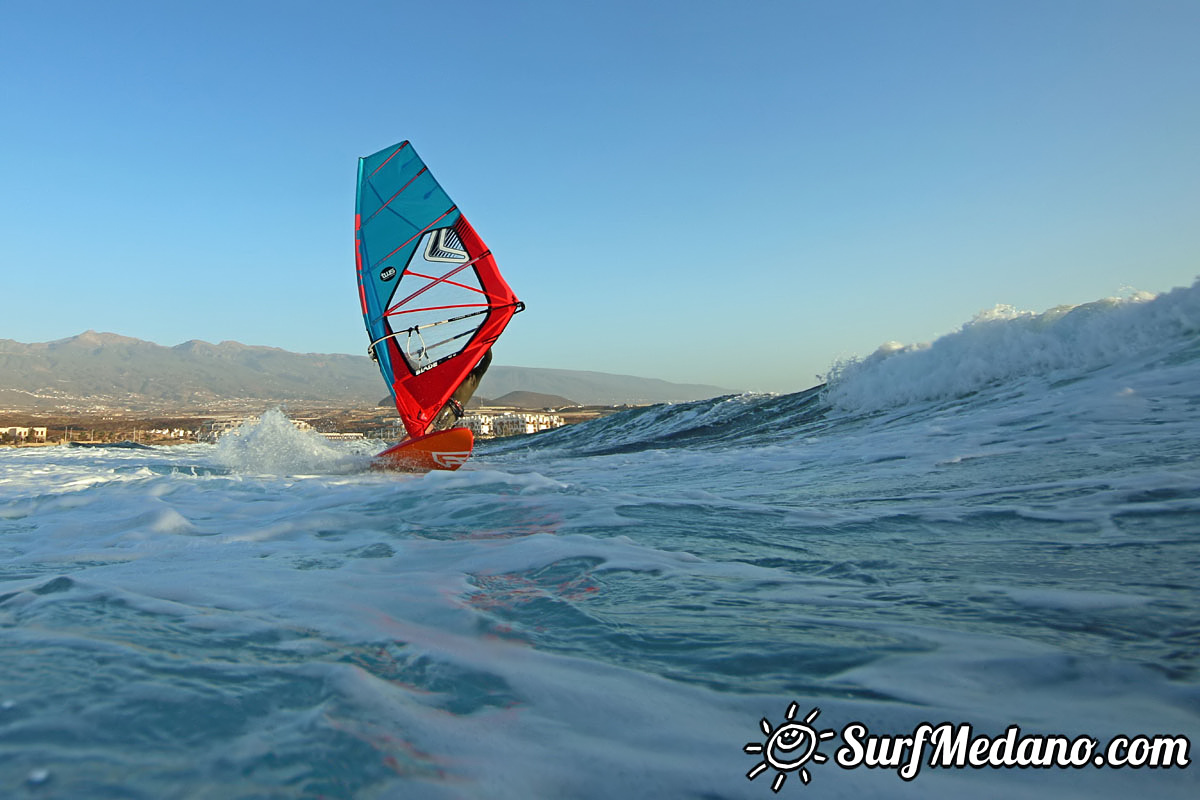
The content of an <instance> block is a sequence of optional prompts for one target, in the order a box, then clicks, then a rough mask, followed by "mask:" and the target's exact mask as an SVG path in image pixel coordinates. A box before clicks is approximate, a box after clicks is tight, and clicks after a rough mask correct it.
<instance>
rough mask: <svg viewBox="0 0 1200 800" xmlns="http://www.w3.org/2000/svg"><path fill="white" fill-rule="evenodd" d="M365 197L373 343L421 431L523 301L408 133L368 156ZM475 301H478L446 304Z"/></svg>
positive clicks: (364, 286)
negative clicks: (425, 334)
mask: <svg viewBox="0 0 1200 800" xmlns="http://www.w3.org/2000/svg"><path fill="white" fill-rule="evenodd" d="M402 153H403V155H402V156H401V154H402ZM397 156H401V157H397ZM356 205H357V207H356V209H355V272H356V275H357V278H358V284H359V299H360V302H361V304H362V310H363V321H364V323H365V324H366V328H367V333H368V335H369V337H370V339H369V341H370V346H369V349H370V352H371V354H372V356H373V357H374V358H375V359H376V361H377V362H378V364H379V370H380V373H381V374H382V376H383V378H384V381H385V383H387V385H388V388H389V389H390V391H391V393H392V397H393V399H394V401H395V403H396V410H397V411H398V412H399V414H400V418H401V420H402V421H403V423H404V426H405V429H406V430H407V431H408V433H409V436H410V437H419V436H422V435H425V434H427V433H430V432H431V430H430V427H431V425H432V424H433V422H434V420H435V418H437V417H438V413H439V412H440V411H441V410H442V409H443V408H444V407H445V406H446V405H447V403H449V401H450V399H451V396H452V395H453V394H454V392H455V391H456V390H457V389H458V388H459V386H461V385H462V384H463V383H464V381H465V380H466V379H467V377H468V375H469V374H470V373H471V371H472V370H473V369H475V367H476V366H477V365H479V364H480V362H481V361H482V360H483V358H484V356H485V355H486V354H487V352H488V349H489V348H490V347H491V345H492V344H493V343H494V342H495V341H496V339H497V338H498V337H499V336H500V334H501V333H502V332H503V331H504V328H505V326H506V325H507V324H508V322H509V320H510V319H511V318H512V315H513V314H514V313H516V311H517V310H519V308H522V307H523V306H522V305H521V303H520V301H518V300H517V298H516V296H515V295H514V294H513V291H512V289H511V288H510V287H509V286H508V283H507V282H506V281H505V280H504V278H503V276H502V275H501V274H500V270H499V268H498V267H497V266H496V261H495V258H494V256H493V255H492V252H491V250H490V249H489V248H488V247H487V245H485V244H484V243H483V240H482V239H481V238H480V237H479V234H478V233H477V232H476V231H475V229H474V228H473V227H472V226H471V224H470V223H469V222H468V221H467V219H466V217H464V216H463V214H462V211H461V210H460V209H459V207H458V206H457V205H456V204H455V203H454V201H453V200H451V199H450V197H449V195H448V194H446V192H445V190H444V189H443V188H442V187H441V185H440V184H439V183H438V182H437V180H436V179H435V178H434V177H433V175H432V173H431V172H430V171H429V168H428V167H427V166H426V165H425V163H424V161H422V160H421V158H420V156H418V155H417V153H416V151H415V150H414V149H413V148H412V145H411V144H409V143H408V142H401V143H400V144H399V145H394V146H392V147H389V148H385V149H384V150H380V151H379V152H378V153H375V154H374V155H370V156H366V157H364V158H362V159H360V161H359V170H358V194H357V203H356ZM379 253H385V254H386V255H382V256H378V255H376V254H379ZM467 309H477V310H471V311H469V312H468V313H465V314H457V315H451V316H448V315H447V313H446V312H449V311H454V310H467ZM393 325H395V327H393ZM432 327H438V328H439V329H440V330H441V334H442V335H440V336H439V337H438V341H436V342H433V343H432V344H427V343H425V342H424V341H423V340H422V339H421V331H422V330H427V329H429V328H432ZM401 337H404V339H405V341H410V342H411V347H410V346H409V345H403V346H402V344H401V343H399V342H398V341H397V340H398V339H399V338H401ZM481 369H482V368H481ZM474 380H478V375H476V376H475V377H474ZM464 391H465V390H464ZM444 416H446V415H445V414H443V417H444ZM440 424H441V423H439V425H440Z"/></svg>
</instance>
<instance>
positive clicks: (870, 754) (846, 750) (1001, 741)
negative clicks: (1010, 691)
mask: <svg viewBox="0 0 1200 800" xmlns="http://www.w3.org/2000/svg"><path fill="white" fill-rule="evenodd" d="M799 709H800V705H799V704H798V703H795V702H793V703H791V704H790V705H789V706H788V708H787V713H786V714H784V721H783V722H781V723H779V725H778V726H775V725H772V724H771V722H770V721H769V720H768V719H767V718H766V717H763V719H762V721H761V722H760V723H759V727H760V728H761V729H762V732H763V735H764V736H765V737H766V739H765V740H764V741H762V742H757V741H755V742H748V743H747V744H746V745H745V746H744V747H743V748H742V752H744V753H749V754H751V755H756V756H761V758H762V760H761V761H759V762H758V763H757V764H755V765H754V766H753V767H751V768H750V771H749V772H747V773H746V777H747V778H748V779H749V780H754V779H755V778H757V777H758V776H759V775H761V774H762V773H764V772H766V771H767V770H768V769H772V768H774V770H775V779H774V781H772V783H771V791H773V792H776V793H778V792H779V790H780V789H782V788H783V785H784V782H786V781H787V776H788V774H789V773H792V772H795V773H797V774H798V775H799V776H800V781H801V783H803V784H804V785H808V783H809V781H811V780H812V774H811V773H810V772H809V771H808V766H807V765H808V763H809V762H810V761H811V762H812V763H814V764H823V763H825V762H826V761H828V760H829V759H828V757H826V755H825V754H824V753H822V752H820V747H821V742H823V741H825V740H826V739H832V738H833V737H834V736H837V731H834V730H823V731H818V730H817V729H816V728H815V727H813V723H814V722H816V719H817V717H818V716H819V715H820V713H821V709H819V708H813V709H812V710H811V711H809V712H808V715H807V716H805V717H804V720H803V721H802V722H797V721H796V713H797V712H798V711H799ZM841 736H842V746H841V747H839V748H838V749H837V752H836V753H835V754H834V761H835V762H836V763H837V765H838V766H839V767H841V768H842V769H856V768H858V767H866V768H868V769H894V770H896V775H897V776H898V777H899V778H900V779H901V780H903V781H911V780H913V779H914V778H916V777H917V775H918V774H919V773H920V771H921V767H922V765H925V766H928V767H929V768H931V769H936V768H941V769H947V768H949V769H967V768H971V769H983V768H985V767H990V768H992V769H1001V768H1004V767H1019V768H1023V769H1029V768H1033V769H1054V768H1058V769H1081V768H1083V767H1087V766H1092V767H1095V768H1097V769H1103V768H1106V767H1107V768H1110V769H1120V768H1124V767H1129V768H1132V769H1137V768H1139V767H1149V768H1151V769H1167V768H1171V767H1176V768H1179V769H1182V768H1184V767H1187V766H1188V765H1189V764H1190V763H1191V761H1190V760H1189V751H1190V750H1191V746H1192V743H1191V741H1190V740H1189V739H1188V737H1187V736H1182V735H1180V736H1144V735H1137V736H1125V735H1117V736H1114V737H1112V738H1111V739H1109V740H1108V742H1107V744H1106V745H1105V746H1104V747H1100V740H1099V739H1098V738H1095V737H1092V736H1088V735H1086V734H1084V735H1082V736H1076V737H1074V738H1070V737H1067V736H1061V735H1056V734H1050V735H1022V734H1021V729H1020V727H1018V726H1017V725H1009V726H1008V727H1007V728H1006V729H1005V731H1004V733H1003V734H1002V735H1000V736H987V735H984V734H980V735H975V734H974V733H973V731H972V729H971V724H970V723H967V722H963V723H960V724H958V725H954V724H951V723H949V722H943V723H941V724H940V725H931V724H930V723H928V722H922V723H921V724H920V725H918V726H917V727H916V728H914V729H913V731H912V733H910V734H902V735H898V736H895V735H880V734H872V733H870V732H869V731H868V730H867V726H866V725H864V724H863V723H861V722H851V723H850V724H848V725H846V726H845V727H844V728H842V731H841ZM926 754H928V759H926V758H925V756H926Z"/></svg>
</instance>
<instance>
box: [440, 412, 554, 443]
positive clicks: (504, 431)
mask: <svg viewBox="0 0 1200 800" xmlns="http://www.w3.org/2000/svg"><path fill="white" fill-rule="evenodd" d="M462 424H463V426H464V427H467V428H470V429H471V433H473V434H475V435H476V436H479V437H481V438H485V437H490V436H521V435H524V434H527V433H537V432H538V431H545V430H549V429H550V428H557V427H559V426H561V425H562V424H563V418H562V417H560V416H558V415H557V414H522V413H517V412H509V413H507V414H468V415H466V416H465V417H463V418H462Z"/></svg>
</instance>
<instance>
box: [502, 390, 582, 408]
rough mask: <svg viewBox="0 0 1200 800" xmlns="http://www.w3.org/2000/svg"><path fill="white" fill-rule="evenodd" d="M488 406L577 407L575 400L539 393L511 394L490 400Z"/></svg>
mask: <svg viewBox="0 0 1200 800" xmlns="http://www.w3.org/2000/svg"><path fill="white" fill-rule="evenodd" d="M487 405H493V406H512V407H513V408H530V409H533V408H562V407H563V406H577V405H579V403H576V402H575V401H574V400H568V399H567V398H565V397H560V396H559V395H556V394H541V393H539V392H509V393H508V394H506V395H503V396H502V397H497V398H496V399H495V400H489V401H488V403H487Z"/></svg>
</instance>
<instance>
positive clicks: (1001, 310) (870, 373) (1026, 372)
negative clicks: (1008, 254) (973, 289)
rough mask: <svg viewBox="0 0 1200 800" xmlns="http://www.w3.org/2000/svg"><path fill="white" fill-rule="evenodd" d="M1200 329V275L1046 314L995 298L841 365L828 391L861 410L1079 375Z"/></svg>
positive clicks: (842, 404) (1161, 350)
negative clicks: (949, 325)
mask: <svg viewBox="0 0 1200 800" xmlns="http://www.w3.org/2000/svg"><path fill="white" fill-rule="evenodd" d="M1198 331H1200V281H1198V282H1197V283H1195V284H1193V285H1192V286H1191V287H1188V288H1179V289H1175V290H1173V291H1171V292H1168V293H1166V294H1162V295H1158V296H1154V295H1150V294H1146V293H1135V294H1131V295H1130V296H1128V297H1125V298H1119V299H1118V298H1109V299H1106V300H1100V301H1097V302H1094V303H1087V304H1085V305H1080V306H1062V307H1059V308H1054V309H1051V310H1049V311H1046V312H1044V313H1041V314H1035V313H1033V312H1029V311H1017V310H1016V309H1014V308H1013V307H1011V306H996V307H995V308H993V309H991V310H989V311H984V312H981V313H980V314H978V315H976V317H975V318H974V319H973V320H971V321H970V322H968V323H966V324H965V325H963V326H962V328H961V329H960V330H958V331H956V332H954V333H951V334H948V335H946V336H943V337H941V338H940V339H937V340H936V341H934V342H933V343H932V344H914V345H907V346H905V345H901V344H899V343H897V342H888V343H887V344H884V345H883V346H881V347H880V348H879V349H878V350H876V351H875V353H873V354H872V355H870V356H868V357H867V358H865V359H851V360H848V361H844V362H841V363H838V364H835V365H834V367H833V368H832V369H831V371H830V373H829V375H828V376H827V379H828V382H829V386H828V388H827V389H826V392H825V396H826V398H827V399H828V400H829V401H830V402H832V403H833V404H835V405H836V406H837V407H839V408H842V409H844V410H848V411H854V412H869V411H877V410H880V409H883V408H893V407H899V406H903V405H908V404H911V403H915V402H919V401H925V400H936V399H946V398H955V397H963V396H966V395H969V394H970V393H972V392H976V391H979V390H980V389H983V388H985V387H988V386H992V385H994V384H996V383H997V382H1001V381H1004V382H1013V381H1020V380H1022V379H1028V378H1030V377H1034V376H1042V377H1045V376H1050V375H1054V374H1055V373H1064V374H1063V375H1062V376H1061V377H1066V375H1067V374H1070V375H1081V374H1085V373H1087V372H1089V371H1091V370H1095V369H1097V368H1100V367H1105V366H1109V365H1112V364H1115V363H1118V362H1120V361H1122V360H1128V359H1137V360H1139V361H1145V360H1149V359H1153V358H1159V357H1162V356H1163V355H1164V354H1165V353H1167V352H1170V351H1171V350H1172V349H1173V348H1175V347H1178V346H1179V345H1180V344H1181V343H1184V344H1189V345H1190V344H1191V343H1192V340H1193V338H1194V337H1195V335H1196V333H1197V332H1198Z"/></svg>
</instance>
